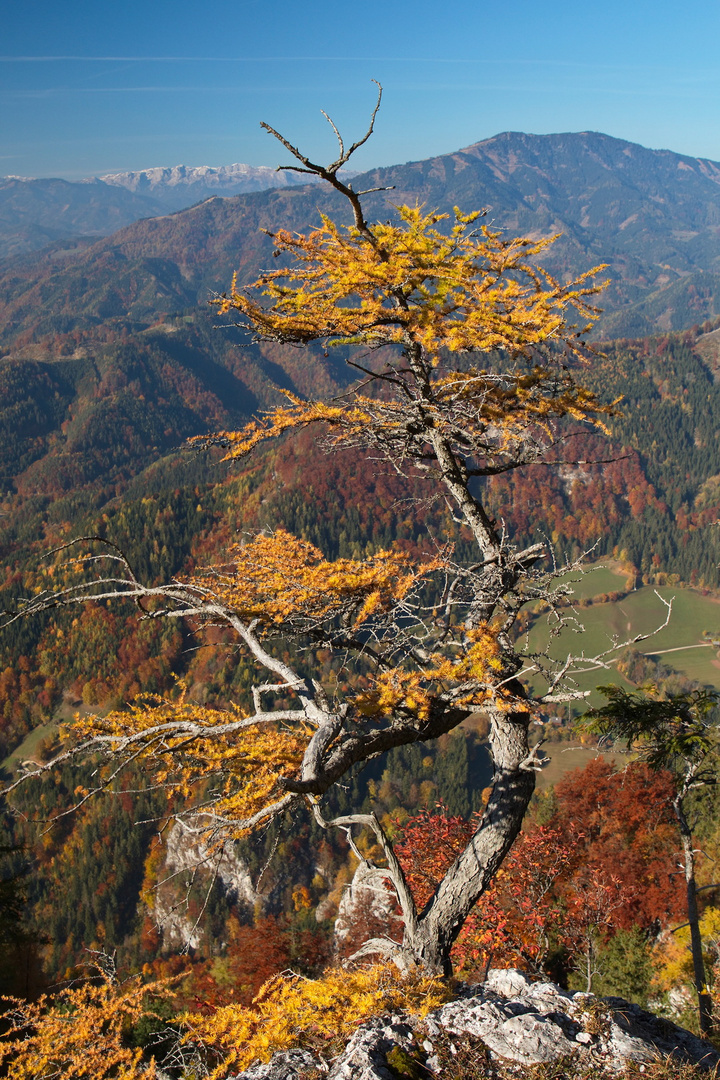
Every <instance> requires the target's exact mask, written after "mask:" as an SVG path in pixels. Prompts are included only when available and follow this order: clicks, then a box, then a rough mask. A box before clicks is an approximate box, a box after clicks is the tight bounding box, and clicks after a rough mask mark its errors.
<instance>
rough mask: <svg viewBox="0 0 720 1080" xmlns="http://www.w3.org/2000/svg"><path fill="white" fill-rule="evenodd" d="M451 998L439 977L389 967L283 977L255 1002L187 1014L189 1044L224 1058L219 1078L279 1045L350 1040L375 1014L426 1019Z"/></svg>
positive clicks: (214, 1075)
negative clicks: (404, 973) (403, 1014)
mask: <svg viewBox="0 0 720 1080" xmlns="http://www.w3.org/2000/svg"><path fill="white" fill-rule="evenodd" d="M449 997H451V992H450V990H449V989H448V987H447V986H445V985H444V984H443V983H442V981H441V980H440V979H439V978H429V977H424V978H415V979H401V978H400V977H399V975H398V973H397V971H396V970H395V969H394V968H392V967H390V966H388V965H384V964H383V965H376V966H373V967H369V968H364V969H362V970H360V971H352V972H351V971H344V970H342V969H334V970H330V971H328V972H326V973H325V975H323V977H322V978H321V979H317V980H312V979H305V978H302V977H301V976H299V975H289V976H288V975H277V976H274V977H273V978H272V979H270V980H269V981H268V982H267V983H266V984H265V986H263V987H262V988H261V990H260V992H259V994H258V996H257V997H256V998H255V1000H254V1002H253V1004H252V1006H250V1007H245V1006H242V1005H227V1006H224V1007H223V1008H220V1009H217V1010H216V1011H215V1012H214V1013H213V1014H212V1016H207V1017H206V1016H200V1015H198V1014H195V1013H192V1014H188V1015H186V1016H185V1017H184V1018H183V1022H184V1024H185V1027H186V1030H187V1034H186V1036H185V1038H186V1040H187V1041H191V1042H193V1043H196V1044H199V1045H201V1046H204V1047H205V1048H206V1049H207V1050H209V1051H211V1052H212V1053H214V1054H217V1055H218V1056H220V1057H221V1058H222V1065H220V1066H218V1068H217V1069H216V1070H215V1071H214V1072H213V1073H212V1074H211V1078H210V1080H219V1078H220V1077H224V1076H226V1075H228V1074H229V1072H230V1071H237V1070H238V1069H245V1068H247V1067H248V1066H249V1065H251V1064H252V1063H253V1062H254V1061H257V1060H260V1061H268V1060H269V1059H270V1057H271V1056H272V1054H273V1053H274V1052H275V1051H276V1050H287V1049H289V1048H291V1047H296V1046H301V1047H302V1046H303V1045H308V1044H309V1043H310V1044H311V1045H314V1046H317V1045H318V1044H322V1042H323V1040H327V1041H329V1040H332V1039H338V1038H339V1039H345V1040H347V1038H348V1037H349V1036H350V1035H352V1034H353V1033H354V1032H355V1031H356V1030H357V1026H358V1024H360V1023H362V1022H363V1021H364V1020H368V1019H370V1017H372V1016H377V1015H381V1014H383V1013H389V1012H398V1011H404V1012H408V1013H411V1014H416V1015H419V1016H425V1015H426V1014H427V1013H428V1012H429V1011H430V1010H431V1009H434V1008H437V1006H438V1005H441V1004H442V1003H443V1002H444V1001H447V1000H448V999H449Z"/></svg>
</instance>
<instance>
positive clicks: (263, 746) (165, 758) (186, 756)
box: [72, 697, 312, 822]
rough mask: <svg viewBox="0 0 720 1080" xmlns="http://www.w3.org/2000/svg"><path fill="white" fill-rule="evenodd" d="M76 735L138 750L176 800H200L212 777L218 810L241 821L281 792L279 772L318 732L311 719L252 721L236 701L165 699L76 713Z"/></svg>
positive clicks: (291, 767) (295, 762)
mask: <svg viewBox="0 0 720 1080" xmlns="http://www.w3.org/2000/svg"><path fill="white" fill-rule="evenodd" d="M240 725H242V726H240ZM72 733H73V735H74V736H76V737H77V736H79V737H80V738H93V739H101V740H103V741H105V742H106V744H109V746H110V748H111V749H113V750H116V751H117V750H120V751H122V749H123V747H125V748H126V749H129V746H131V747H132V753H133V755H136V756H138V757H140V758H144V759H145V760H146V761H148V762H149V764H150V765H151V766H152V767H153V770H154V780H155V782H156V783H158V784H162V785H164V787H165V789H166V791H167V795H168V799H169V800H174V799H175V798H176V797H180V798H182V800H183V801H187V800H190V799H192V798H193V797H195V798H196V800H197V799H199V797H200V796H202V794H203V792H204V790H205V787H206V785H207V783H208V781H212V786H213V792H214V797H213V802H212V813H213V814H214V815H217V816H222V817H223V818H224V819H226V820H231V821H237V822H243V821H245V820H246V819H248V818H250V817H252V815H253V814H255V813H257V812H258V811H259V810H261V809H263V808H264V807H265V806H267V805H268V804H269V803H270V802H272V801H273V800H274V799H275V798H277V797H278V795H279V794H281V792H280V789H279V787H278V781H279V779H280V777H281V776H283V775H284V774H285V773H286V772H287V771H288V770H289V771H294V770H296V769H297V768H298V766H299V764H300V761H301V760H302V755H303V752H304V751H305V748H306V747H307V744H308V742H309V740H310V737H311V734H312V732H311V731H310V729H309V728H306V726H305V725H302V726H301V727H300V728H299V730H298V731H292V730H289V729H288V728H287V727H285V726H283V727H280V725H277V724H271V725H264V726H263V725H259V724H253V723H252V721H249V720H248V719H247V714H246V713H245V712H244V711H243V710H242V709H240V708H239V707H238V706H236V705H232V704H231V705H230V706H228V708H227V709H214V708H210V707H208V706H205V705H196V704H193V703H192V702H189V701H186V700H183V699H181V700H180V701H168V700H166V699H164V698H159V697H157V698H153V697H148V698H144V699H141V700H140V701H138V702H135V703H134V704H133V705H131V706H130V708H129V709H128V710H127V711H123V712H111V713H109V714H108V715H107V716H105V717H101V716H77V717H76V718H75V722H74V725H73V728H72ZM138 736H140V738H139V739H138V738H137V737H138ZM133 737H135V741H134V742H133V743H131V744H129V745H128V743H127V740H128V739H129V738H133Z"/></svg>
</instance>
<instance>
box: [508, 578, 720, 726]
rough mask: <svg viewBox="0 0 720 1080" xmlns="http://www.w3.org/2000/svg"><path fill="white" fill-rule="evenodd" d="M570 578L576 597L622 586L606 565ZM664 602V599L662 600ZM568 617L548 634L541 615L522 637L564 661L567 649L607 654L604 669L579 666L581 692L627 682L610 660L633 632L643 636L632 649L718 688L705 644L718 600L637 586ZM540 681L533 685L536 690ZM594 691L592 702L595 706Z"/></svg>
mask: <svg viewBox="0 0 720 1080" xmlns="http://www.w3.org/2000/svg"><path fill="white" fill-rule="evenodd" d="M575 577H576V575H573V576H572V577H571V576H570V575H568V580H569V581H572V586H573V592H574V594H575V596H576V597H577V598H578V599H579V600H580V599H589V598H592V597H594V596H599V595H601V594H602V593H609V592H613V591H617V590H622V589H624V588H625V580H626V579H625V577H624V575H622V574H620V573H617V572H615V571H614V570H612V569H611V568H610V567H607V566H605V567H602V568H598V569H597V570H594V571H591V572H590V573H588V574H586V575H585V576H584V577H583V578H581V579H580V580H574V578H575ZM663 601H665V603H663ZM668 603H671V604H672V611H671V614H670V620H669V622H668V625H667V626H665V627H663V629H658V627H660V626H662V624H663V623H664V622H665V619H666V616H667V607H666V604H668ZM564 614H566V615H567V616H568V618H569V620H570V622H569V623H568V625H566V626H565V627H563V629H562V630H561V631H560V633H559V634H557V635H555V634H552V632H551V631H552V628H553V624H552V623H549V622H548V619H547V618H546V616H544V615H540V616H538V617H537V618H536V619H535V620H534V622H533V624H532V626H531V629H530V632H529V634H528V636H527V639H526V643H527V644H526V648H527V650H528V651H529V652H531V653H533V652H541V651H543V650H545V649H548V648H549V654H550V656H552V657H554V658H555V659H564V658H565V657H566V656H567V655H568V653H574V654H575V655H576V656H584V657H594V656H598V655H599V654H601V653H606V656H605V658H604V663H605V664H606V665H607V666H606V667H594V666H593V665H592V664H587V665H585V664H584V663H581V664H580V668H581V669H586V670H581V671H580V673H579V674H578V675H577V679H576V681H577V684H578V686H579V688H580V689H582V690H592V689H594V687H595V686H597V685H598V684H600V685H602V684H603V683H607V682H617V683H620V684H621V685H625V686H627V685H628V684H627V683H626V682H625V680H624V679H623V678H622V676H620V675H619V674H618V672H617V671H616V669H615V660H616V659H617V658H618V657H619V656H620V655H621V654H622V652H623V649H622V648H619V647H618V646H620V645H622V644H623V643H627V642H631V641H632V639H633V638H634V637H636V636H637V635H648V636H647V637H646V638H645V639H644V640H641V641H638V642H636V643H635V644H634V645H633V646H632V647H633V648H635V649H637V650H638V651H639V652H642V653H645V654H647V655H649V656H651V657H652V658H653V659H656V660H659V661H660V662H662V663H663V664H665V665H666V666H667V667H670V668H672V669H674V670H675V671H678V672H683V673H684V674H686V675H687V676H689V677H690V678H692V679H696V680H697V681H698V682H701V683H704V684H707V685H709V686H714V687H716V688H717V689H720V660H719V659H718V655H717V653H718V650H717V648H716V647H713V646H712V645H709V644H707V643H706V639H705V636H704V635H705V632H706V631H707V632H709V633H710V634H712V636H713V637H715V638H716V640H717V639H720V601H718V599H716V598H714V597H712V596H702V595H701V594H700V593H699V592H696V591H695V590H693V589H688V588H682V587H680V586H660V587H658V588H657V589H656V588H653V587H652V586H647V585H646V586H642V587H641V588H639V589H636V590H634V591H633V592H631V593H629V594H628V595H627V596H625V597H624V598H623V599H621V600H617V601H614V602H612V603H602V604H601V603H595V604H593V605H592V606H590V607H586V608H579V607H578V608H576V609H574V611H573V610H572V609H565V611H564ZM539 685H540V684H535V683H534V686H535V688H536V689H538V688H539ZM601 700H602V699H601V698H600V696H599V695H596V694H593V695H592V697H591V701H592V703H593V704H600V703H601Z"/></svg>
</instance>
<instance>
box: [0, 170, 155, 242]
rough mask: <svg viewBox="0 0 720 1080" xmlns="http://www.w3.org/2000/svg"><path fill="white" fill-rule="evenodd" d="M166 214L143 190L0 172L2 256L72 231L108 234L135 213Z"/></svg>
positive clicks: (74, 233) (136, 215)
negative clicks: (3, 174) (29, 178)
mask: <svg viewBox="0 0 720 1080" xmlns="http://www.w3.org/2000/svg"><path fill="white" fill-rule="evenodd" d="M164 213H167V208H166V207H165V205H164V203H162V202H160V201H158V200H156V199H154V198H153V197H152V196H148V195H145V194H142V193H134V192H132V191H126V190H125V189H124V188H122V187H113V186H111V185H110V184H104V183H103V182H102V181H101V180H88V181H85V182H83V183H81V184H72V183H69V182H68V181H67V180H25V179H21V178H19V177H0V259H5V258H9V257H11V256H16V255H24V254H26V253H27V252H30V251H36V250H38V248H44V247H47V246H48V245H49V244H52V243H54V242H55V241H57V240H64V239H68V238H70V237H74V236H108V235H109V234H110V233H113V232H116V231H117V230H118V229H121V228H122V227H123V226H124V225H129V224H130V223H131V222H133V221H137V220H138V218H146V217H151V216H152V215H154V214H164Z"/></svg>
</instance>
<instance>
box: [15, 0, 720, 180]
mask: <svg viewBox="0 0 720 1080" xmlns="http://www.w3.org/2000/svg"><path fill="white" fill-rule="evenodd" d="M0 25H1V26H2V31H1V32H0V53H2V58H0V136H1V138H0V174H2V175H8V174H14V175H24V176H63V177H66V178H68V179H77V178H80V177H83V176H88V175H98V174H102V173H104V172H113V171H120V170H126V169H142V168H148V167H150V166H153V165H174V164H179V163H183V164H186V165H200V164H207V165H223V164H230V163H231V162H236V161H244V162H247V163H249V164H253V165H264V164H269V165H275V164H278V163H281V162H283V161H287V157H286V156H285V155H284V153H283V151H282V150H281V149H280V148H279V147H277V146H276V145H275V144H274V143H273V142H272V140H271V138H270V136H268V135H267V134H265V133H264V132H262V131H261V130H260V127H259V122H260V121H261V120H266V121H268V122H269V123H270V124H272V125H273V126H274V127H276V128H278V129H279V130H280V131H282V132H283V134H286V135H287V136H288V137H290V138H291V139H292V140H293V141H295V142H299V143H300V144H301V145H302V146H303V148H305V149H306V151H307V152H308V153H310V154H311V155H317V156H321V157H324V158H328V159H329V158H331V157H332V156H333V151H334V145H333V142H332V134H331V132H330V131H329V129H328V128H327V125H325V123H324V121H323V119H322V116H321V115H320V109H325V110H327V112H329V113H330V114H331V115H332V117H333V118H334V119H335V120H336V122H337V123H338V126H340V128H341V130H343V132H345V133H347V135H348V136H350V137H351V138H352V137H355V136H356V135H357V134H358V133H359V132H360V131H361V130H362V129H363V128H364V125H365V123H366V120H367V116H368V114H369V112H370V110H371V108H372V105H373V102H374V87H373V86H372V83H371V81H370V80H371V79H378V80H379V81H380V82H382V84H383V86H384V88H385V100H384V105H383V109H382V112H381V114H380V117H379V120H378V124H377V134H376V136H375V138H374V139H373V140H372V141H371V142H370V143H368V144H367V146H366V147H365V148H363V150H362V152H361V153H360V154H359V155H358V157H357V160H356V162H355V164H356V167H359V168H366V167H369V166H371V165H375V164H378V165H389V164H393V163H396V162H404V161H409V160H417V159H419V158H425V157H430V156H431V155H434V154H441V153H447V152H450V151H452V150H456V149H459V148H460V147H462V146H467V145H469V144H470V143H473V142H476V141H478V140H480V139H485V138H488V137H490V136H492V135H495V134H497V133H498V132H500V131H507V130H513V131H528V132H534V133H538V134H541V133H547V132H554V131H583V130H594V131H603V132H606V133H607V134H609V135H614V136H617V137H620V138H624V139H629V140H631V141H634V142H639V143H642V144H643V145H645V146H650V147H654V148H667V149H671V150H676V151H679V152H682V153H686V154H691V155H697V156H702V157H710V158H714V159H715V160H720V122H719V121H720V59H718V55H719V53H718V44H717V43H718V40H719V38H720V3H718V0H685V3H684V5H683V7H682V9H681V8H680V6H679V5H678V4H677V0H674V2H673V3H672V4H671V3H669V2H666V0H655V2H654V3H653V4H649V3H641V2H638V0H634V2H633V0H622V2H621V0H605V2H604V3H603V4H602V5H598V4H595V5H590V4H578V3H577V2H576V0H573V2H572V3H570V2H566V0H545V2H544V3H539V2H538V0H505V2H504V3H503V4H498V3H497V0H494V2H492V3H490V2H489V0H455V2H454V3H452V4H450V3H448V4H445V5H443V4H441V3H438V2H437V0H434V2H431V0H364V2H363V3H362V4H350V3H348V2H346V0H334V2H333V0H306V3H305V4H302V3H298V2H297V0H296V2H291V0H235V2H234V3H233V4H231V5H226V4H219V5H216V6H212V5H209V4H207V3H198V2H194V0H172V2H170V0H123V2H122V3H119V4H107V3H105V2H103V0H63V2H62V3H59V2H58V0H52V2H48V0H34V2H33V3H32V4H19V3H16V2H14V0H0Z"/></svg>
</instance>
